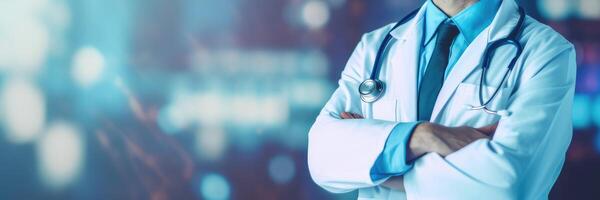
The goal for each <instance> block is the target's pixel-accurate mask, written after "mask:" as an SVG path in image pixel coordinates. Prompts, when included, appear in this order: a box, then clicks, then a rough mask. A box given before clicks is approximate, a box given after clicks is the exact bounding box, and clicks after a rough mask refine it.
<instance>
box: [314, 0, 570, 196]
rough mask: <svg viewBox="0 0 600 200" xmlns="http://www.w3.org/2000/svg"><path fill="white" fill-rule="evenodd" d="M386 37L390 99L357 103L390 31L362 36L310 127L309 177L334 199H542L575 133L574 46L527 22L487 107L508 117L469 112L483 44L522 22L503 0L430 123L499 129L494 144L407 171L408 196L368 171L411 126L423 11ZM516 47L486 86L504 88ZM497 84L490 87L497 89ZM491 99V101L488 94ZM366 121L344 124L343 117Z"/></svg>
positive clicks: (428, 159) (422, 161)
mask: <svg viewBox="0 0 600 200" xmlns="http://www.w3.org/2000/svg"><path fill="white" fill-rule="evenodd" d="M425 7H426V6H422V8H421V10H420V11H419V12H418V14H417V15H416V16H415V17H414V18H413V19H412V20H411V21H409V22H407V23H406V24H404V25H402V26H400V27H398V28H397V29H396V30H394V31H393V32H392V35H393V37H394V38H393V39H392V41H391V42H390V47H389V51H388V52H387V54H386V59H384V60H383V68H382V70H381V75H380V79H382V80H383V81H384V82H385V83H386V85H387V91H386V94H385V95H384V96H383V97H382V98H381V99H380V100H378V101H376V102H375V103H373V104H367V103H364V102H362V101H361V100H360V97H359V95H358V91H357V90H358V89H357V88H358V85H359V84H360V83H361V82H362V81H363V80H365V79H367V78H368V76H369V75H370V74H371V70H372V67H373V62H374V60H375V55H376V53H377V52H376V51H377V49H378V47H379V45H380V43H381V41H382V40H383V37H385V35H386V34H387V33H388V31H389V30H390V29H391V28H392V26H393V25H394V24H390V25H388V26H385V27H383V28H381V29H378V30H375V31H373V32H371V33H367V34H365V35H364V36H363V37H362V39H361V41H360V43H359V44H358V46H357V47H356V49H355V51H354V52H353V54H352V56H351V57H350V59H349V61H348V63H347V65H346V67H345V69H344V71H343V72H342V76H341V79H340V80H339V88H337V90H336V91H335V92H334V94H333V96H332V97H331V99H330V100H329V101H328V102H327V104H326V105H325V107H324V108H323V110H322V111H321V113H320V114H319V116H318V117H317V119H316V122H315V123H314V125H313V126H312V128H311V129H310V133H309V144H308V166H309V170H310V174H311V176H312V178H313V180H314V181H315V182H316V183H317V184H318V185H320V186H321V187H323V188H325V189H326V190H328V191H331V192H349V191H353V190H356V189H358V190H359V199H420V200H421V199H547V198H548V193H549V192H550V189H551V188H552V185H553V184H554V182H555V181H556V178H557V177H558V175H559V173H560V170H561V168H562V165H563V163H564V159H565V152H566V150H567V148H568V146H569V143H570V141H571V136H572V124H571V116H572V115H571V106H572V98H573V95H574V85H575V70H576V62H575V50H574V47H573V45H572V44H571V43H569V42H568V41H567V40H566V39H564V38H563V37H562V36H560V35H559V34H558V33H556V32H555V31H554V30H552V29H551V28H550V27H548V26H546V25H543V24H541V23H539V22H538V21H536V20H535V19H533V18H531V17H527V18H526V20H525V26H524V27H525V28H524V32H523V33H522V35H521V36H520V42H521V43H522V45H523V47H524V51H523V54H522V56H521V57H520V58H519V59H518V61H517V64H516V66H515V69H514V70H513V72H512V73H511V75H510V78H509V80H508V81H507V83H505V85H504V86H503V87H502V89H501V91H500V93H499V96H497V97H496V98H495V99H494V101H493V102H492V103H491V108H492V109H496V110H507V111H508V112H509V113H510V114H509V115H507V116H503V117H500V116H496V115H490V114H486V113H484V112H482V111H470V110H468V109H467V107H466V105H479V102H478V99H477V98H478V97H477V94H478V93H477V91H478V87H479V84H478V83H479V82H478V81H479V77H480V76H481V69H480V67H479V66H480V65H479V64H480V62H481V60H482V54H483V51H484V49H485V48H486V45H487V44H489V43H491V42H492V41H495V40H498V39H500V38H504V37H506V36H507V35H508V34H509V32H511V30H512V29H513V27H515V26H516V23H517V21H518V18H519V14H518V6H517V4H516V3H515V2H514V0H504V1H503V2H502V4H501V6H500V8H499V10H498V13H497V14H496V16H495V18H494V20H493V22H492V23H491V24H490V26H489V27H487V28H486V29H485V30H484V31H482V33H481V34H480V35H479V36H478V37H477V38H476V39H475V40H474V41H473V42H472V43H471V44H470V46H469V47H468V48H467V49H466V50H465V52H464V53H463V55H462V57H461V58H460V59H459V60H458V62H457V63H456V65H455V67H454V69H453V70H452V71H451V72H450V74H449V75H448V76H447V79H446V80H445V82H444V85H443V87H442V89H441V91H440V94H439V96H438V98H437V101H436V105H435V107H434V109H433V113H432V118H431V121H432V122H436V123H439V124H443V125H446V126H471V127H480V126H485V125H489V124H492V123H495V122H499V125H498V128H497V130H496V133H495V135H494V137H493V138H492V139H491V140H489V139H480V140H477V141H475V142H473V143H471V144H469V145H467V146H465V147H464V148H462V149H460V150H459V151H457V152H455V153H453V154H450V155H448V156H446V157H441V156H440V155H439V154H437V153H428V154H426V155H424V156H423V157H421V158H419V159H418V160H416V161H415V162H414V168H412V169H411V170H410V171H408V172H407V173H406V174H404V186H405V189H406V192H401V191H393V190H390V189H388V188H385V187H383V186H379V184H380V183H381V182H383V181H384V180H380V181H377V182H373V181H372V180H371V178H370V174H369V172H370V170H371V167H372V166H373V164H374V162H375V160H376V158H377V157H378V156H379V154H380V153H381V152H382V150H383V147H384V144H385V142H386V139H387V137H388V135H389V133H390V131H391V130H392V128H393V127H394V126H395V125H396V123H397V122H411V121H416V120H417V118H416V110H417V107H416V103H417V81H416V76H417V67H418V66H417V64H418V58H419V46H420V41H421V37H422V36H421V35H422V34H421V33H420V31H421V30H422V29H421V27H422V24H423V23H424V21H423V13H424V12H423V10H424V9H423V8H425ZM513 53H514V49H512V48H511V47H508V46H507V47H506V48H500V49H499V50H498V51H497V53H496V55H495V56H494V59H493V60H494V61H493V62H492V64H491V67H490V71H489V73H488V77H487V79H486V80H487V84H486V87H487V88H486V89H488V90H492V89H494V88H496V86H497V85H498V84H499V83H500V79H501V76H502V75H503V73H504V70H506V66H507V64H508V62H509V59H510V58H511V57H512V55H513ZM494 84H495V85H494ZM486 97H488V96H486ZM344 111H347V112H354V113H359V114H362V115H363V116H366V118H367V119H360V120H342V119H340V117H339V114H340V113H341V112H344Z"/></svg>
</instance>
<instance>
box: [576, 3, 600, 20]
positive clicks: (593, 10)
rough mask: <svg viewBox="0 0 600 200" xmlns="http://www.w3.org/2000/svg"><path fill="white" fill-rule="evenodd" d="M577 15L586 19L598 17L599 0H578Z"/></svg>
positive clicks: (599, 15) (599, 10) (599, 12)
mask: <svg viewBox="0 0 600 200" xmlns="http://www.w3.org/2000/svg"><path fill="white" fill-rule="evenodd" d="M578 8H579V15H580V16H581V17H583V18H588V19H599V18H600V1H598V0H579V4H578Z"/></svg>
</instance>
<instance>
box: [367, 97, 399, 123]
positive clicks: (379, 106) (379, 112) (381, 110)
mask: <svg viewBox="0 0 600 200" xmlns="http://www.w3.org/2000/svg"><path fill="white" fill-rule="evenodd" d="M396 111H397V101H396V100H395V99H380V100H378V101H375V102H373V104H372V116H373V119H379V120H385V121H394V122H395V121H396Z"/></svg>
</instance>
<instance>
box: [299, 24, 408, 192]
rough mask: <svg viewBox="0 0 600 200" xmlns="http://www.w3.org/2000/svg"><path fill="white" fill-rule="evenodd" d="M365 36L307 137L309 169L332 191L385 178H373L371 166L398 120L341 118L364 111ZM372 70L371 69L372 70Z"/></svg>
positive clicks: (366, 60)
mask: <svg viewBox="0 0 600 200" xmlns="http://www.w3.org/2000/svg"><path fill="white" fill-rule="evenodd" d="M366 37H368V36H366V35H365V36H363V38H362V40H361V42H360V43H359V44H358V46H357V47H356V49H355V50H354V52H353V53H352V55H351V57H350V59H349V61H348V63H347V64H346V67H345V69H344V70H343V72H342V76H341V79H340V80H339V87H338V88H337V89H336V90H335V92H334V94H333V95H332V97H331V98H330V100H329V101H328V102H327V103H326V105H325V106H324V108H323V109H322V111H321V112H320V114H319V116H318V117H317V119H316V121H315V123H314V124H313V126H312V127H311V129H310V131H309V136H308V168H309V171H310V174H311V177H312V179H313V180H314V181H315V182H316V183H317V184H318V185H320V186H321V187H323V188H324V189H326V190H328V191H330V192H348V191H352V190H355V189H358V188H364V187H371V186H374V185H377V184H379V183H381V182H383V181H385V180H386V179H385V178H384V179H380V180H377V181H372V179H371V174H370V172H371V168H372V167H373V165H374V163H375V160H376V159H377V158H378V156H379V155H380V153H381V152H382V150H383V148H384V145H385V143H386V140H387V138H388V135H389V134H390V132H391V131H392V129H393V128H394V127H395V126H396V124H398V123H397V122H391V121H383V120H372V119H340V117H339V115H340V113H341V112H353V113H357V114H363V113H362V109H361V100H360V97H359V95H358V91H357V88H358V85H359V84H360V83H361V82H362V80H363V79H364V76H363V75H364V74H365V73H366V72H365V66H366V65H368V63H370V62H371V59H369V58H367V57H365V55H364V54H365V53H366V52H365V40H366ZM369 73H370V72H369Z"/></svg>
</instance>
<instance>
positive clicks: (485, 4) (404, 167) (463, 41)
mask: <svg viewBox="0 0 600 200" xmlns="http://www.w3.org/2000/svg"><path fill="white" fill-rule="evenodd" d="M500 3H501V0H480V1H478V2H477V3H475V4H473V5H471V6H469V7H468V8H466V9H464V10H463V11H461V12H460V13H458V14H457V15H455V16H454V17H452V18H449V17H448V16H447V15H446V14H445V13H444V12H442V11H441V10H440V9H439V8H438V7H437V6H436V5H435V4H434V3H433V2H432V1H431V0H429V1H428V2H427V5H426V8H425V16H424V17H425V18H424V19H425V23H424V26H423V31H422V32H421V34H424V35H423V37H422V38H423V40H422V41H421V48H420V49H421V52H420V61H419V70H418V76H417V81H418V84H419V85H420V84H421V81H422V80H421V78H422V77H423V75H424V74H425V70H426V69H427V64H428V62H429V58H431V55H432V53H433V50H434V47H435V42H432V41H435V38H436V37H437V34H436V33H437V28H438V27H439V25H440V24H442V23H443V22H445V21H446V20H450V21H451V22H452V23H454V24H455V25H456V26H457V27H458V29H459V30H460V33H459V34H458V36H457V37H456V38H455V39H454V41H453V42H452V45H451V47H450V57H449V60H448V66H447V67H446V72H445V76H446V77H447V76H448V74H449V73H450V71H451V70H452V68H453V67H454V64H455V63H456V62H457V61H458V59H459V58H460V56H461V55H462V53H463V52H464V51H465V49H466V48H467V47H468V46H469V44H471V42H472V41H473V40H474V39H475V38H476V37H477V36H478V35H479V34H480V33H481V31H483V30H484V29H485V28H486V27H488V26H489V25H490V24H491V23H492V20H493V19H494V16H495V15H496V12H497V11H498V8H500ZM419 123H420V122H401V123H399V124H398V125H396V127H394V129H392V132H391V133H390V135H389V136H388V139H387V141H386V144H385V147H384V149H383V152H382V153H381V154H380V155H379V157H378V158H377V160H376V161H375V164H374V166H373V168H372V169H371V179H373V180H379V179H382V178H386V177H389V176H397V175H402V174H404V173H405V172H407V171H408V170H410V168H411V167H412V164H411V163H409V162H408V161H407V160H406V153H407V148H408V147H407V145H408V142H409V139H410V136H411V134H412V132H413V129H414V128H415V127H416V126H417V125H418V124H419Z"/></svg>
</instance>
